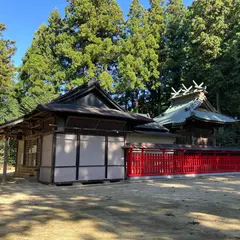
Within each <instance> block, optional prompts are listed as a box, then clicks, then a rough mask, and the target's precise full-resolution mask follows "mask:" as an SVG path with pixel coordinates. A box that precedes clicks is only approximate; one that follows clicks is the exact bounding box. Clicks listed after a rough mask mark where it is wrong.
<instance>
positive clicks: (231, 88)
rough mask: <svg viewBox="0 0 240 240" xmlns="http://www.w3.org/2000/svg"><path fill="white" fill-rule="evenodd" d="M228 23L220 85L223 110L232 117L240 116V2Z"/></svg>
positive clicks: (234, 6)
mask: <svg viewBox="0 0 240 240" xmlns="http://www.w3.org/2000/svg"><path fill="white" fill-rule="evenodd" d="M229 15H230V17H229V18H228V19H227V21H228V33H227V38H226V40H225V42H224V45H223V54H222V57H221V71H222V75H223V78H222V79H221V80H222V81H221V82H220V83H219V85H220V88H221V90H222V94H221V100H222V101H221V103H222V104H221V110H222V111H223V112H225V113H227V114H230V115H232V116H239V115H240V23H239V16H240V1H239V0H235V1H234V4H233V5H232V8H231V12H230V14H229ZM226 103H229V104H226Z"/></svg>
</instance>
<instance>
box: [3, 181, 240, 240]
mask: <svg viewBox="0 0 240 240" xmlns="http://www.w3.org/2000/svg"><path fill="white" fill-rule="evenodd" d="M0 239H1V240H12V239H14V240H22V239H24V240H25V239H26V240H28V239H37V240H45V239H46V240H52V239H54V240H55V239H64V240H65V239H66V240H70V239H71V240H75V239H78V240H79V239H84V240H94V239H106V240H108V239H124V240H125V239H144V240H145V239H163V240H170V239H177V240H178V239H199V240H200V239H201V240H202V239H231V240H233V239H240V176H221V177H204V178H195V179H181V180H180V179H174V180H156V181H144V182H130V183H129V182H120V183H105V184H96V185H82V184H75V185H73V186H64V187H63V186H62V187H57V186H51V185H49V186H46V185H42V184H40V183H32V182H27V181H25V180H24V181H19V180H18V181H16V180H11V179H9V182H8V184H7V185H4V186H0Z"/></svg>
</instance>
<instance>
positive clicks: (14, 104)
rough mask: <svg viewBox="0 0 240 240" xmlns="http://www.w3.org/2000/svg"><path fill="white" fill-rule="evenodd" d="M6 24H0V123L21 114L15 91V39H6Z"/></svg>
mask: <svg viewBox="0 0 240 240" xmlns="http://www.w3.org/2000/svg"><path fill="white" fill-rule="evenodd" d="M4 30H6V26H5V25H4V24H0V123H3V122H5V121H9V120H11V119H13V118H16V117H18V116H19V114H20V110H19V104H18V101H17V100H16V98H15V93H14V91H13V89H14V86H15V83H14V80H13V78H14V76H15V67H14V65H13V62H12V56H13V55H14V53H15V44H14V41H11V40H5V39H4V38H3V31H4Z"/></svg>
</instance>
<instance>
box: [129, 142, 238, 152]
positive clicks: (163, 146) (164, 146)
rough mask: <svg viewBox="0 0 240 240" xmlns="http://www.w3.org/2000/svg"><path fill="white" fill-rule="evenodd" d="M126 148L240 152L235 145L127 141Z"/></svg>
mask: <svg viewBox="0 0 240 240" xmlns="http://www.w3.org/2000/svg"><path fill="white" fill-rule="evenodd" d="M124 148H133V149H149V150H169V151H171V150H189V151H192V150H198V151H233V152H240V148H235V147H210V146H205V147H201V146H193V145H177V144H154V143H139V144H137V143H136V144H135V143H127V144H126V145H125V146H124Z"/></svg>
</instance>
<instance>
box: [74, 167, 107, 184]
mask: <svg viewBox="0 0 240 240" xmlns="http://www.w3.org/2000/svg"><path fill="white" fill-rule="evenodd" d="M104 178H105V166H102V167H79V178H78V180H86V181H87V180H102V179H104Z"/></svg>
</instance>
